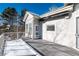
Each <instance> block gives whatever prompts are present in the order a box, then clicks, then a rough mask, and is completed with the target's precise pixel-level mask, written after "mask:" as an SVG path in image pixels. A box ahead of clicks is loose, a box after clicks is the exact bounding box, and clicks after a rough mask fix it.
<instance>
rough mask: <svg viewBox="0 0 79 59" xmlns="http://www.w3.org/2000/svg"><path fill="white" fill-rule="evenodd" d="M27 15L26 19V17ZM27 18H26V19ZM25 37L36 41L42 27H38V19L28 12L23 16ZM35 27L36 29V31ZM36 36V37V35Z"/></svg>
mask: <svg viewBox="0 0 79 59" xmlns="http://www.w3.org/2000/svg"><path fill="white" fill-rule="evenodd" d="M27 14H28V17H27ZM26 17H27V18H26ZM24 19H26V21H25V37H29V38H32V39H36V38H39V37H40V34H41V33H40V32H42V31H41V27H42V25H40V22H39V20H38V19H39V17H38V16H36V15H33V14H31V13H29V12H27V13H26V15H25V18H24ZM36 27H37V29H36ZM37 34H38V35H37Z"/></svg>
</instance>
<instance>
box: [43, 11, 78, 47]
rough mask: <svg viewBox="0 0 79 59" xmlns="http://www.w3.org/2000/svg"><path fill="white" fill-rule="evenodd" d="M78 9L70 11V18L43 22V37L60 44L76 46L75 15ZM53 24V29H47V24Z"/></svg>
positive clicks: (76, 15)
mask: <svg viewBox="0 0 79 59" xmlns="http://www.w3.org/2000/svg"><path fill="white" fill-rule="evenodd" d="M78 16H79V10H77V11H75V12H73V13H72V16H71V18H70V19H66V18H63V19H58V20H51V21H47V22H45V23H43V39H44V40H47V41H51V42H55V43H58V44H61V45H66V46H69V47H73V48H76V36H75V35H76V17H78ZM53 24H54V25H55V27H56V29H55V31H47V30H46V26H47V25H53Z"/></svg>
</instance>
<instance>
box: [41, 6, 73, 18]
mask: <svg viewBox="0 0 79 59" xmlns="http://www.w3.org/2000/svg"><path fill="white" fill-rule="evenodd" d="M66 11H69V12H70V11H71V12H72V11H73V5H69V6H65V7H63V8H59V9H57V10H56V11H54V12H53V13H52V14H50V15H48V16H41V18H43V17H49V16H51V15H52V16H54V15H56V14H58V13H62V12H66Z"/></svg>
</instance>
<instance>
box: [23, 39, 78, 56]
mask: <svg viewBox="0 0 79 59" xmlns="http://www.w3.org/2000/svg"><path fill="white" fill-rule="evenodd" d="M23 40H24V41H25V42H26V43H28V44H29V45H31V46H32V47H33V48H34V49H36V50H37V51H39V52H40V53H42V54H43V55H45V56H79V51H77V50H75V49H73V48H70V47H66V46H63V45H59V44H56V43H52V42H48V41H45V40H32V39H28V40H27V39H23Z"/></svg>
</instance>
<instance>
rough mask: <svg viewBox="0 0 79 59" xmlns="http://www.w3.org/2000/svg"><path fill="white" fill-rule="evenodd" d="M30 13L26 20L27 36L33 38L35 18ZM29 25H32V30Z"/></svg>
mask: <svg viewBox="0 0 79 59" xmlns="http://www.w3.org/2000/svg"><path fill="white" fill-rule="evenodd" d="M28 15H29V16H28V18H27V20H26V21H25V37H30V38H33V20H34V18H33V16H32V15H31V14H30V13H28ZM29 27H31V31H30V28H29ZM30 32H31V33H30Z"/></svg>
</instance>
